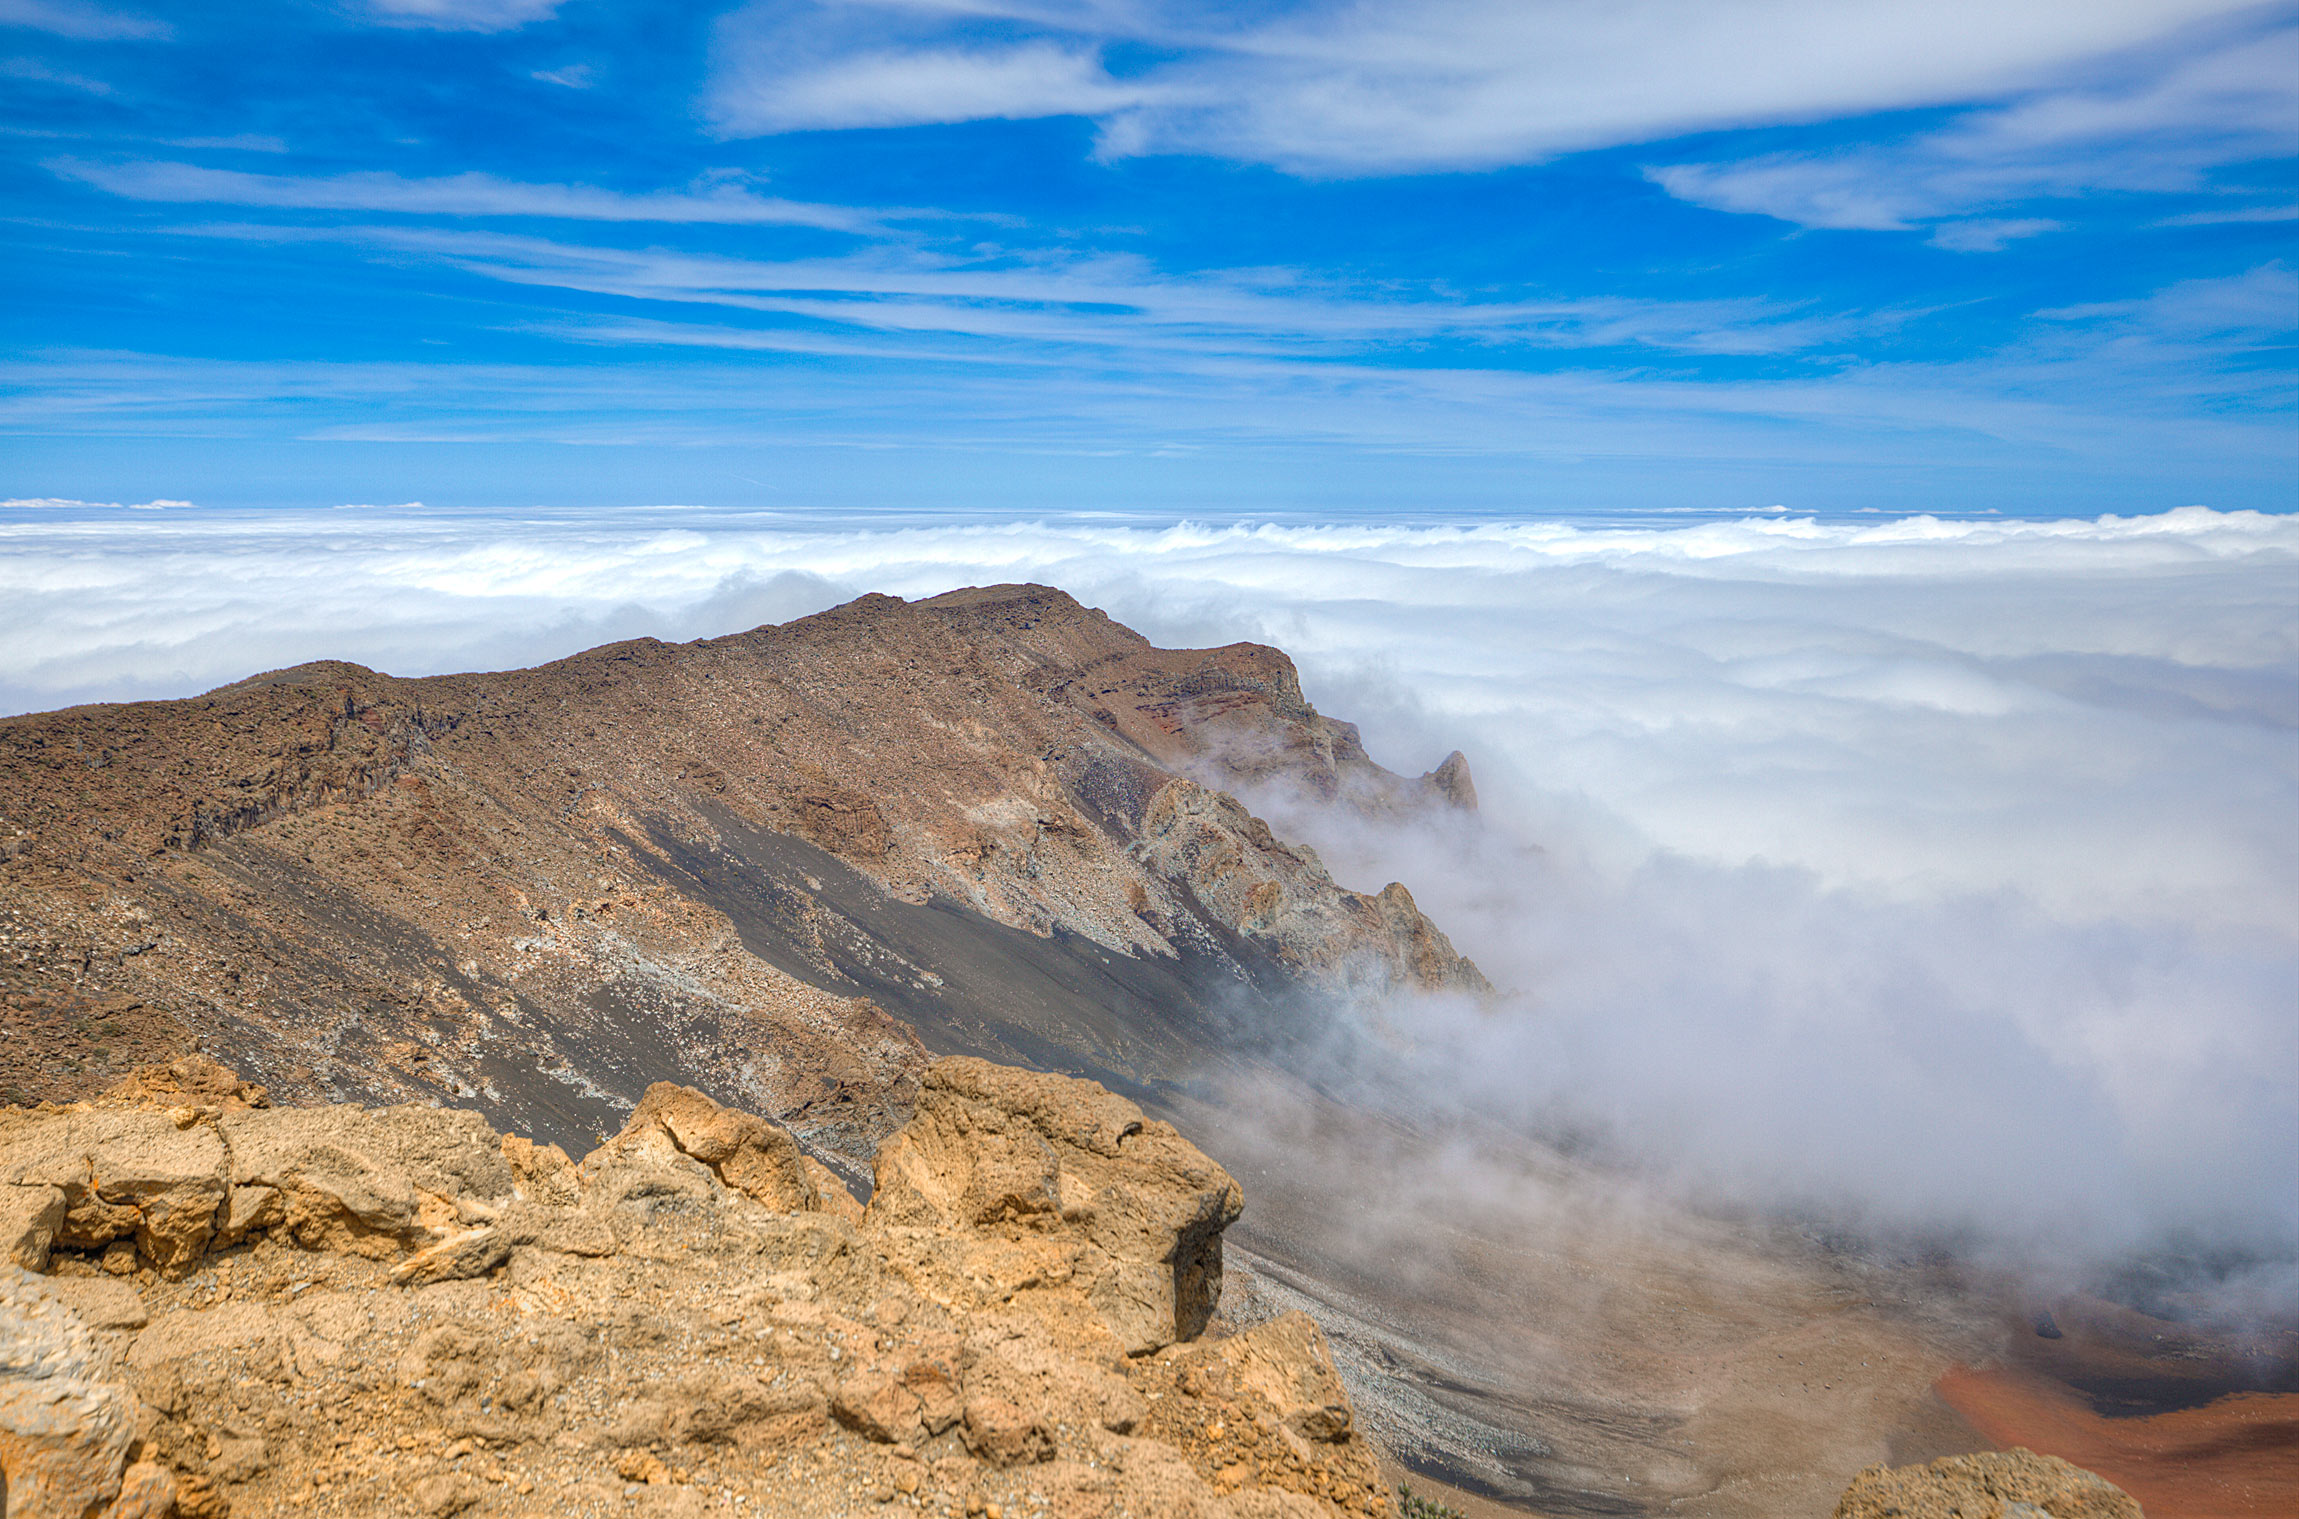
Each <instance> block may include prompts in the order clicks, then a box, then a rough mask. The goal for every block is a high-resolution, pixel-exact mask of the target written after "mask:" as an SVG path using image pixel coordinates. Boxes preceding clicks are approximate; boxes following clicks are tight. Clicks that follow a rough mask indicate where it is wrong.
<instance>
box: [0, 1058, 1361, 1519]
mask: <svg viewBox="0 0 2299 1519" xmlns="http://www.w3.org/2000/svg"><path fill="white" fill-rule="evenodd" d="M0 1156H4V1157H5V1161H4V1164H0V1193H4V1194H6V1197H5V1202H4V1204H0V1208H4V1214H0V1217H4V1220H5V1222H4V1223H0V1248H4V1249H5V1251H6V1253H7V1254H8V1256H9V1257H10V1260H11V1264H9V1265H8V1266H6V1267H5V1268H4V1271H5V1274H4V1275H0V1472H4V1473H5V1478H4V1480H5V1482H6V1484H7V1487H6V1494H7V1496H6V1504H7V1507H6V1510H5V1511H6V1513H7V1514H8V1515H10V1516H11V1519H67V1516H69V1519H92V1516H104V1519H130V1516H137V1519H158V1516H161V1515H165V1514H167V1513H169V1512H171V1511H173V1512H175V1513H177V1514H180V1515H183V1516H186V1519H221V1516H224V1515H228V1514H234V1513H236V1514H241V1515H252V1514H291V1513H297V1514H300V1513H310V1514H343V1515H369V1514H375V1515H383V1514H392V1515H402V1514H403V1515H424V1516H432V1519H438V1516H446V1515H453V1514H458V1513H462V1512H465V1511H467V1510H468V1511H474V1512H476V1513H479V1514H505V1515H516V1514H535V1515H544V1514H549V1515H568V1514H600V1513H614V1514H626V1513H634V1512H635V1513H642V1514H643V1513H659V1514H680V1515H683V1514H711V1513H719V1514H743V1513H751V1514H763V1515H834V1514H872V1515H880V1514H902V1513H916V1512H925V1513H932V1514H937V1515H976V1516H983V1515H988V1516H993V1519H996V1516H1004V1515H1013V1516H1016V1519H1022V1516H1034V1515H1048V1516H1080V1519H1084V1516H1098V1515H1110V1516H1121V1515H1143V1516H1149V1515H1158V1516H1164V1515H1173V1516H1200V1519H1340V1516H1345V1515H1350V1514H1379V1513H1383V1512H1386V1511H1387V1499H1386V1496H1385V1493H1384V1490H1383V1488H1382V1486H1381V1483H1380V1481H1379V1479H1378V1475H1377V1472H1376V1469H1375V1465H1374V1458H1373V1456H1372V1454H1371V1452H1370V1449H1369V1447H1368V1445H1367V1443H1366V1441H1365V1439H1364V1437H1363V1436H1362V1435H1361V1434H1360V1433H1359V1432H1358V1431H1357V1429H1356V1427H1355V1421H1354V1419H1353V1417H1352V1412H1351V1408H1350V1404H1349V1399H1348V1397H1347V1395H1346V1394H1345V1393H1344V1392H1343V1390H1342V1386H1341V1383H1340V1380H1339V1378H1338V1376H1337V1374H1336V1372H1335V1369H1334V1365H1333V1361H1332V1357H1331V1356H1330V1354H1329V1353H1328V1351H1327V1349H1326V1345H1325V1341H1324V1337H1323V1336H1322V1335H1321V1334H1320V1332H1319V1331H1318V1329H1317V1327H1316V1326H1315V1325H1314V1324H1313V1323H1311V1322H1310V1321H1309V1320H1308V1319H1307V1318H1306V1317H1304V1316H1302V1315H1300V1314H1284V1315H1279V1316H1275V1317H1271V1318H1268V1319H1266V1320H1263V1321H1260V1322H1254V1323H1234V1322H1218V1321H1217V1315H1218V1313H1219V1309H1220V1303H1221V1285H1222V1274H1223V1273H1222V1256H1221V1237H1222V1230H1223V1229H1224V1228H1225V1227H1226V1226H1227V1225H1228V1224H1229V1223H1230V1222H1231V1221H1232V1220H1234V1219H1235V1218H1236V1217H1237V1215H1238V1211H1239V1208H1240V1206H1241V1199H1240V1196H1239V1191H1238V1187H1237V1184H1236V1183H1235V1182H1234V1181H1232V1180H1231V1179H1230V1177H1229V1175H1228V1174H1227V1173H1226V1172H1224V1171H1223V1170H1222V1169H1221V1167H1219V1166H1217V1165H1215V1164H1214V1163H1213V1162H1212V1161H1210V1160H1208V1159H1207V1158H1206V1157H1205V1156H1204V1155H1203V1154H1201V1153H1200V1152H1199V1151H1198V1150H1197V1149H1196V1148H1195V1147H1194V1146H1193V1145H1191V1144H1190V1143H1189V1142H1188V1141H1186V1140H1184V1139H1183V1138H1182V1137H1181V1136H1180V1135H1178V1134H1176V1133H1175V1132H1174V1131H1173V1130H1172V1129H1171V1128H1170V1127H1168V1126H1167V1125H1165V1124H1163V1123H1159V1122H1157V1121H1155V1120H1153V1119H1148V1118H1145V1117H1144V1116H1143V1115H1142V1113H1141V1111H1140V1109H1138V1108H1137V1107H1135V1106H1134V1105H1133V1104H1132V1103H1130V1102H1127V1101H1126V1100H1125V1099H1123V1098H1121V1097H1117V1096H1114V1095H1112V1094H1111V1093H1109V1092H1108V1091H1107V1090H1105V1089H1104V1088H1102V1087H1101V1086H1099V1085H1098V1084H1096V1083H1093V1082H1090V1081H1081V1080H1074V1079H1070V1078H1066V1077H1061V1076H1050V1075H1043V1074H1038V1073H1033V1072H1026V1071H1019V1070H1013V1069H1010V1068H1005V1067H1000V1066H995V1065H991V1064H989V1063H987V1062H985V1061H981V1060H976V1059H970V1058H954V1059H948V1060H942V1061H937V1062H935V1063H934V1064H932V1065H930V1066H929V1067H927V1069H926V1070H925V1072H924V1073H923V1078H922V1082H921V1095H920V1100H919V1103H918V1112H917V1116H916V1117H914V1118H913V1119H912V1120H911V1121H910V1122H909V1123H907V1124H905V1125H904V1126H903V1127H902V1128H901V1129H899V1130H898V1131H897V1132H896V1133H895V1134H894V1135H892V1136H891V1137H890V1138H889V1139H888V1140H887V1142H886V1143H885V1144H884V1145H882V1146H881V1147H880V1149H879V1151H878V1154H877V1157H876V1179H877V1185H876V1187H875V1189H874V1190H873V1192H872V1194H871V1198H870V1201H869V1203H868V1205H867V1206H865V1205H863V1204H861V1203H858V1202H856V1201H855V1200H854V1198H853V1197H851V1196H850V1195H849V1194H848V1193H847V1191H846V1190H845V1189H844V1188H843V1187H842V1186H840V1185H838V1183H837V1182H836V1180H835V1178H833V1177H832V1176H831V1175H830V1173H829V1172H828V1171H826V1170H824V1169H823V1168H822V1167H821V1166H820V1165H818V1164H815V1163H813V1162H811V1161H810V1160H809V1159H808V1158H807V1157H806V1156H805V1155H804V1154H803V1153H802V1152H801V1151H800V1150H799V1147H798V1145H797V1143H796V1142H795V1140H794V1139H793V1138H792V1136H791V1135H790V1134H789V1133H788V1132H787V1131H785V1130H784V1129H782V1128H781V1127H780V1126H778V1125H776V1124H774V1123H771V1122H769V1121H767V1120H765V1119H762V1118H759V1117H757V1116H754V1115H752V1114H748V1113H744V1112H740V1111H737V1110H734V1109H730V1108H726V1107H723V1106H721V1105H720V1104H718V1103H716V1102H713V1101H712V1100H711V1099H710V1098H708V1097H706V1096H704V1095H703V1094H701V1093H700V1092H697V1091H695V1090H693V1089H692V1088H688V1087H679V1086H674V1085H671V1084H668V1083H664V1084H660V1085H657V1086H655V1087H654V1088H652V1089H650V1090H649V1091H648V1092H647V1093H646V1094H645V1096H644V1099H643V1100H642V1101H641V1102H640V1103H639V1105H638V1107H637V1109H636V1110H635V1111H634V1112H633V1113H632V1115H631V1117H630V1120H629V1122H628V1123H627V1124H626V1125H625V1126H624V1127H623V1129H622V1130H621V1132H619V1133H618V1134H616V1135H615V1136H614V1137H613V1138H611V1139H610V1140H608V1141H607V1142H606V1143H605V1144H603V1145H601V1146H599V1147H598V1148H596V1149H594V1150H593V1151H592V1152H591V1153H590V1154H588V1155H586V1156H585V1157H584V1158H583V1159H582V1160H581V1161H580V1162H577V1161H575V1160H573V1159H571V1158H570V1157H569V1156H567V1155H566V1154H565V1153H564V1152H563V1151H561V1150H559V1149H558V1148H556V1147H555V1146H550V1145H538V1144H535V1143H533V1142H532V1141H530V1140H528V1139H525V1138H522V1137H516V1136H511V1135H502V1134H498V1133H496V1132H495V1131H494V1130H492V1129H490V1128H489V1127H488V1126H487V1125H486V1124H485V1123H484V1122H483V1121H481V1120H480V1119H479V1118H478V1116H477V1115H475V1114H472V1113H468V1112H457V1111H451V1110H443V1109H437V1108H431V1107H423V1106H401V1107H391V1108H376V1109H367V1108H359V1107H352V1106H345V1105H334V1106H327V1107H317V1108H302V1109H295V1108H280V1107H274V1106H271V1105H270V1101H269V1098H268V1096H267V1094H265V1093H264V1092H262V1091H261V1090H260V1089H258V1088H255V1087H251V1086H249V1085H246V1084H244V1083H242V1082H240V1081H239V1080H238V1079H237V1078H236V1077H235V1076H233V1075H231V1074H230V1073H229V1072H226V1071H224V1070H223V1069H222V1068H220V1067H218V1066H216V1065H214V1064H213V1063H212V1062H205V1061H201V1060H198V1059H191V1060H185V1061H179V1062H177V1063H175V1064H174V1065H173V1066H171V1067H168V1068H164V1069H157V1070H153V1071H149V1072H143V1073H139V1074H138V1075H137V1076H135V1077H134V1078H131V1079H130V1080H128V1081H125V1082H123V1083H121V1084H120V1085H119V1086H117V1087H115V1088H114V1089H113V1090H112V1091H110V1092H108V1093H106V1094H104V1095H103V1096H101V1097H100V1098H98V1099H97V1100H95V1101H93V1102H86V1103H73V1104H66V1105H47V1106H43V1107H40V1108H36V1109H30V1110H26V1109H15V1110H9V1111H7V1112H5V1113H0ZM1209 1330H1211V1331H1213V1332H1210V1333H1209Z"/></svg>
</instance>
